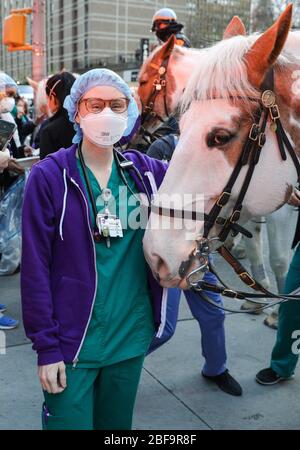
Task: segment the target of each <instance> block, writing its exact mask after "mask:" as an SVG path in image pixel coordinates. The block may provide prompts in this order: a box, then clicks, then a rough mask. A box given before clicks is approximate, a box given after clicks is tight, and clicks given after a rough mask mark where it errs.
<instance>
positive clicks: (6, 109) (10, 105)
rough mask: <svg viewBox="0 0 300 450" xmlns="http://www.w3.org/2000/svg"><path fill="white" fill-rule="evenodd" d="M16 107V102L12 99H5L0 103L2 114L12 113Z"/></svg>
mask: <svg viewBox="0 0 300 450" xmlns="http://www.w3.org/2000/svg"><path fill="white" fill-rule="evenodd" d="M15 106H16V101H15V99H14V98H12V97H4V98H3V99H2V100H1V102H0V112H1V113H10V112H12V110H13V109H14V107H15Z"/></svg>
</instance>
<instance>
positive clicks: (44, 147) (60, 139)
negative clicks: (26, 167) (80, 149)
mask: <svg viewBox="0 0 300 450" xmlns="http://www.w3.org/2000/svg"><path fill="white" fill-rule="evenodd" d="M75 80H76V78H75V77H74V75H72V74H71V73H69V72H62V73H58V74H56V75H53V76H52V77H51V78H49V79H48V81H47V83H46V94H47V97H48V108H49V112H50V116H51V117H50V119H48V121H47V124H45V126H43V128H42V129H41V133H40V157H41V160H43V159H45V158H46V156H48V155H49V154H51V153H55V152H57V151H58V150H60V149H61V148H69V147H70V146H71V145H72V140H73V138H74V136H75V130H74V126H73V124H72V123H71V122H70V121H69V118H68V112H67V111H66V110H65V109H64V107H63V104H64V101H65V98H66V97H67V96H68V95H69V94H70V91H71V88H72V86H73V84H74V82H75Z"/></svg>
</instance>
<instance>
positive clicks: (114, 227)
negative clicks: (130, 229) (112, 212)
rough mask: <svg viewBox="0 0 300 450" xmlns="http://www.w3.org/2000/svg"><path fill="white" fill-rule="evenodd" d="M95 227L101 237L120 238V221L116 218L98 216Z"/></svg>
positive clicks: (103, 215) (121, 232)
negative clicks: (96, 226)
mask: <svg viewBox="0 0 300 450" xmlns="http://www.w3.org/2000/svg"><path fill="white" fill-rule="evenodd" d="M97 225H98V229H99V233H100V234H101V235H102V236H103V237H106V238H108V237H111V238H115V237H120V238H122V237H123V236H124V235H123V228H122V224H121V220H120V219H118V218H117V217H116V216H108V215H105V214H98V216H97Z"/></svg>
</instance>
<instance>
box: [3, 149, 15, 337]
mask: <svg viewBox="0 0 300 450" xmlns="http://www.w3.org/2000/svg"><path fill="white" fill-rule="evenodd" d="M12 167H13V166H12V165H11V158H10V152H9V150H8V149H6V150H3V151H0V174H2V173H3V171H4V170H5V169H8V168H12ZM0 183H1V179H0ZM0 258H1V255H0ZM6 309H7V307H6V305H3V304H1V303H0V330H12V329H14V328H16V327H17V326H18V325H19V322H18V321H17V320H15V319H12V318H11V317H8V316H4V315H3V313H4V312H5V311H6Z"/></svg>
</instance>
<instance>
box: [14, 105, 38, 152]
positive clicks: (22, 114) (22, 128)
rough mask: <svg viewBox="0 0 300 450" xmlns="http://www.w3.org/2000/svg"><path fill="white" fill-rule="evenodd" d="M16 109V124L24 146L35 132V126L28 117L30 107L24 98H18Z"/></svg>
mask: <svg viewBox="0 0 300 450" xmlns="http://www.w3.org/2000/svg"><path fill="white" fill-rule="evenodd" d="M16 107H17V109H16V116H15V122H16V124H17V127H18V132H19V137H20V142H21V145H24V144H25V140H26V138H27V137H28V136H30V135H32V133H33V132H34V130H35V124H34V122H33V121H32V120H31V119H30V118H29V117H28V105H27V103H26V101H25V100H24V99H23V98H21V97H17V99H16Z"/></svg>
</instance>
